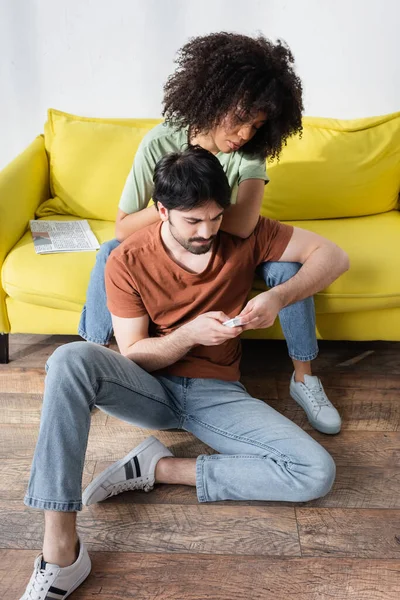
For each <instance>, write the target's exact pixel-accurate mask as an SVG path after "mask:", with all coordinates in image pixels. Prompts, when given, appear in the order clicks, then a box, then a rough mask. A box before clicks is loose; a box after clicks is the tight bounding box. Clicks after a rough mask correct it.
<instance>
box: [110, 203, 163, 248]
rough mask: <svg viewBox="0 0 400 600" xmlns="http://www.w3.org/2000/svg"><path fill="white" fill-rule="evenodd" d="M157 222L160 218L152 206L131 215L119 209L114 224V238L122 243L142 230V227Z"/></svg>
mask: <svg viewBox="0 0 400 600" xmlns="http://www.w3.org/2000/svg"><path fill="white" fill-rule="evenodd" d="M159 220H160V217H159V215H158V212H157V209H156V207H155V206H154V205H152V206H148V207H147V208H144V209H143V210H140V211H139V212H135V213H132V214H128V213H126V212H124V211H123V210H121V209H120V208H119V209H118V214H117V221H116V223H115V237H116V238H117V240H118V241H119V242H123V241H124V240H126V238H127V237H129V236H130V235H131V234H132V233H135V231H139V229H143V227H147V225H151V224H152V223H156V222H157V221H159Z"/></svg>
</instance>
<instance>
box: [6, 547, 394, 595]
mask: <svg viewBox="0 0 400 600" xmlns="http://www.w3.org/2000/svg"><path fill="white" fill-rule="evenodd" d="M34 558H35V552H32V551H29V550H26V551H22V550H19V551H16V550H0V585H1V588H2V592H3V596H2V598H3V600H15V599H16V598H18V597H19V596H20V595H21V594H22V592H23V591H24V589H25V585H26V583H27V582H28V580H29V577H30V576H31V572H32V564H33V560H34ZM91 559H92V572H91V574H90V576H89V577H88V579H87V580H86V581H85V582H84V584H83V585H82V586H80V587H79V591H78V592H76V593H75V595H74V596H73V598H75V597H76V598H77V599H78V598H79V599H80V600H92V599H93V597H94V596H96V598H99V600H111V599H113V600H129V599H132V600H133V599H134V600H172V599H173V600H207V599H208V600H232V599H233V598H246V599H247V598H248V599H249V600H286V599H287V598H292V597H294V596H295V597H296V598H297V599H298V600H328V598H329V600H398V598H399V594H400V577H399V575H400V561H396V560H386V561H383V560H354V559H338V560H329V559H298V558H290V559H285V560H282V559H277V558H270V557H268V558H265V557H247V556H240V557H239V556H219V555H216V556H207V555H198V556H196V555H192V554H142V553H129V552H126V553H119V554H118V560H115V554H113V553H110V552H92V553H91Z"/></svg>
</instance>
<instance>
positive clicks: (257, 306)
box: [238, 289, 283, 331]
mask: <svg viewBox="0 0 400 600" xmlns="http://www.w3.org/2000/svg"><path fill="white" fill-rule="evenodd" d="M282 308H283V306H282V303H281V300H280V298H279V296H278V295H277V294H276V293H274V290H273V289H271V290H268V291H267V292H263V293H262V294H258V296H256V297H255V298H252V299H251V300H249V302H248V303H247V304H246V306H245V307H244V309H243V310H242V312H241V313H240V314H239V315H238V316H239V317H240V318H241V322H242V324H243V326H242V327H241V329H242V330H243V331H245V330H246V329H266V328H267V327H271V326H272V325H273V324H274V323H275V319H276V317H277V316H278V313H279V311H280V310H281V309H282Z"/></svg>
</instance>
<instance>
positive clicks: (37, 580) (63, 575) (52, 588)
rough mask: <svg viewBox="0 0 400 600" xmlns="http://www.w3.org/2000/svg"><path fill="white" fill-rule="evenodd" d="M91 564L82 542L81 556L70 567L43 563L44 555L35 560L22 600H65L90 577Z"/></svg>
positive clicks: (80, 546) (80, 547) (80, 545)
mask: <svg viewBox="0 0 400 600" xmlns="http://www.w3.org/2000/svg"><path fill="white" fill-rule="evenodd" d="M90 569H91V562H90V558H89V554H88V553H87V550H86V548H85V546H84V545H83V543H82V542H80V544H79V555H78V558H77V559H76V561H75V562H74V563H73V564H72V565H70V566H69V567H63V568H61V567H59V566H58V565H52V564H50V563H45V562H44V561H43V555H42V554H39V556H38V557H37V558H36V560H35V566H34V569H33V573H32V576H31V578H30V580H29V583H28V585H27V588H26V590H25V593H24V595H23V596H22V597H21V599H20V600H45V599H47V600H48V599H49V598H52V599H53V600H64V598H67V597H68V596H69V595H70V594H72V592H73V591H74V590H76V588H77V587H79V586H80V585H81V583H83V582H84V581H85V579H86V577H87V576H88V575H89V573H90Z"/></svg>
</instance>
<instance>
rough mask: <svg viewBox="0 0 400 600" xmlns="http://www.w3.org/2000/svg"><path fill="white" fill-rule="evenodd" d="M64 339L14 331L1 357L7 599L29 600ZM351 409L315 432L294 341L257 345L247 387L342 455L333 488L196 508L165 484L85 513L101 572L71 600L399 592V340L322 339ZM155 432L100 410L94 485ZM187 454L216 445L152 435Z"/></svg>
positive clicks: (3, 592) (91, 458)
mask: <svg viewBox="0 0 400 600" xmlns="http://www.w3.org/2000/svg"><path fill="white" fill-rule="evenodd" d="M74 339H79V338H73V337H67V336H31V335H15V336H11V350H10V354H11V357H10V358H11V362H10V363H9V365H0V458H1V461H0V598H2V599H4V600H15V599H17V600H18V599H19V597H20V595H21V593H22V591H23V589H24V588H25V585H26V583H27V581H28V579H29V577H30V575H31V571H32V565H33V559H34V558H35V556H36V554H37V551H38V549H40V547H41V540H42V534H43V521H42V513H41V512H39V511H35V510H31V509H28V508H26V507H25V506H24V504H23V502H22V498H23V495H24V491H25V488H26V485H27V481H28V476H29V469H30V464H31V459H32V455H33V451H34V447H35V442H36V439H37V434H38V427H39V420H40V410H41V396H42V392H43V384H44V365H45V361H46V359H47V357H48V356H49V355H50V354H51V353H52V352H53V351H54V350H55V348H56V347H57V346H59V345H61V344H64V343H67V342H69V341H73V340H74ZM314 370H315V373H316V374H318V375H320V376H321V378H322V380H323V383H324V385H325V390H326V392H327V393H328V396H329V397H330V398H331V400H332V401H333V402H334V403H335V405H336V406H337V408H338V409H339V411H340V413H341V415H342V418H343V428H342V432H341V433H340V434H339V435H337V436H326V435H323V434H320V433H318V432H316V431H314V430H312V429H311V428H310V426H309V425H308V423H307V421H306V419H305V416H304V414H303V412H302V411H301V409H300V408H299V407H298V406H297V404H295V403H294V401H292V400H291V398H290V396H289V394H288V384H289V378H290V375H291V365H290V361H289V359H288V357H287V354H286V349H285V344H284V342H266V341H260V342H258V341H247V342H245V346H244V359H243V363H242V371H243V378H242V380H243V383H244V384H245V385H246V386H247V388H248V390H249V391H250V393H252V394H253V395H254V396H256V397H258V398H261V399H263V400H265V401H266V402H268V403H270V404H271V405H272V406H273V407H274V408H276V409H277V410H278V411H280V412H282V413H283V414H285V415H286V416H287V417H289V418H290V419H292V420H294V421H295V422H296V423H297V424H299V425H300V426H301V427H303V428H304V429H306V430H307V431H309V433H310V434H311V435H312V437H313V438H314V439H316V440H318V441H319V442H320V443H321V444H322V445H323V446H324V447H325V448H326V449H327V450H328V451H329V452H330V453H331V454H332V456H333V457H334V459H335V461H336V465H337V478H336V483H335V485H334V488H333V490H332V491H331V493H330V494H329V495H328V496H327V497H325V498H323V499H320V500H318V501H314V502H311V503H307V504H289V503H272V502H271V503H263V502H241V503H239V502H223V503H210V504H201V505H199V504H198V503H197V500H196V491H195V489H194V488H189V487H185V486H158V487H157V488H156V489H155V490H154V491H153V492H151V493H149V494H145V493H143V492H131V493H126V494H123V495H120V496H118V497H115V498H113V499H111V500H109V501H106V502H104V503H101V504H98V505H94V506H91V507H89V508H85V509H84V510H83V511H82V513H80V515H79V521H78V522H79V529H80V532H81V534H82V536H83V539H84V540H85V542H86V543H87V545H88V548H89V551H90V554H91V557H92V562H93V569H92V573H91V575H90V577H89V578H88V579H87V581H86V582H85V583H84V584H83V585H82V586H81V587H80V588H79V589H78V590H77V591H76V592H75V593H74V594H73V595H72V596H71V599H73V600H75V599H82V600H87V599H89V598H93V597H96V598H99V600H111V599H112V600H125V599H130V598H132V599H133V598H134V599H135V600H206V599H210V600H233V599H243V600H281V599H282V600H286V599H287V598H292V597H296V598H297V599H298V600H325V599H326V600H332V599H334V600H347V599H351V600H355V599H360V600H361V599H363V600H378V599H379V600H383V599H384V600H395V599H396V600H398V599H399V598H400V461H399V459H400V433H399V431H400V345H398V344H391V343H378V342H375V343H345V342H340V343H339V342H337V343H332V342H331V343H330V342H325V343H322V344H321V352H320V357H319V358H318V359H317V360H316V361H315V362H314ZM148 435H149V432H148V431H147V430H142V429H136V428H133V427H132V426H129V425H127V424H125V423H123V422H121V421H118V420H117V419H114V418H112V417H109V416H107V415H105V414H104V413H101V412H100V411H97V412H96V413H95V414H94V416H93V421H92V428H91V433H90V440H89V445H88V450H87V456H86V458H87V461H86V468H85V473H84V482H83V483H84V485H87V484H88V483H89V482H90V481H91V480H92V478H93V477H94V476H95V475H96V474H97V473H99V472H100V471H102V470H103V469H104V468H105V467H106V466H107V465H109V464H110V463H111V462H112V461H114V460H116V459H118V458H121V457H122V456H123V455H124V454H125V453H127V452H128V451H129V450H130V449H131V448H132V447H134V446H135V445H136V444H137V443H139V442H140V441H141V440H143V439H145V438H146V437H147V436H148ZM155 435H156V436H157V437H159V439H160V440H161V441H162V442H164V443H165V444H167V445H168V446H170V448H171V450H172V451H173V452H174V453H175V454H176V455H177V456H188V457H195V456H197V455H198V454H200V453H212V450H211V449H210V448H207V447H206V446H204V445H203V444H202V443H200V442H199V441H197V440H196V439H194V438H193V437H192V436H191V435H190V434H188V433H186V432H179V431H170V432H156V433H155Z"/></svg>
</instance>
